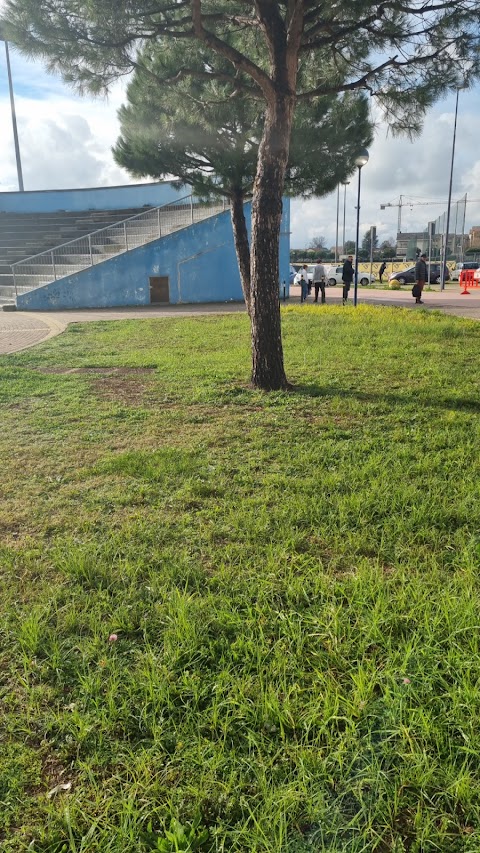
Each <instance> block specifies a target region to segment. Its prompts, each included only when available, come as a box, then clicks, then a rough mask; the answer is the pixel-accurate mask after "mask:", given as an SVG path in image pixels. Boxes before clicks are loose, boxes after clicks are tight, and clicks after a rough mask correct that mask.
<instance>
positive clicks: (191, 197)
mask: <svg viewBox="0 0 480 853" xmlns="http://www.w3.org/2000/svg"><path fill="white" fill-rule="evenodd" d="M190 218H191V221H192V225H193V195H191V196H190Z"/></svg>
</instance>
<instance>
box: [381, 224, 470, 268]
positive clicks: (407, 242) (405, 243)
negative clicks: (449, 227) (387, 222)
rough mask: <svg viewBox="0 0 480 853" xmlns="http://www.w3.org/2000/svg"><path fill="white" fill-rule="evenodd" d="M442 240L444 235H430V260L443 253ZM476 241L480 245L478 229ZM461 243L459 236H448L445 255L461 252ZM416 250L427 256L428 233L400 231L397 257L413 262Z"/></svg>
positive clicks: (462, 239) (460, 236)
mask: <svg viewBox="0 0 480 853" xmlns="http://www.w3.org/2000/svg"><path fill="white" fill-rule="evenodd" d="M472 230H473V229H472ZM470 233H471V232H470ZM444 239H445V235H444V234H433V235H432V247H431V248H432V258H439V257H440V255H441V253H442V251H443V241H444ZM478 240H479V245H480V227H479V228H478ZM462 241H463V242H465V238H462V235H461V234H449V235H448V249H447V254H448V255H450V254H457V253H459V252H462V248H463V247H462ZM417 249H420V252H426V253H427V254H428V251H429V239H428V231H402V232H401V233H399V234H397V257H404V258H406V260H407V261H411V260H414V259H415V257H416V253H417Z"/></svg>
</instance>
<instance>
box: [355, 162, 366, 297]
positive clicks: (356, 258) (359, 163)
mask: <svg viewBox="0 0 480 853" xmlns="http://www.w3.org/2000/svg"><path fill="white" fill-rule="evenodd" d="M368 160H369V153H368V151H367V149H366V148H362V150H361V151H360V153H359V154H358V156H357V157H356V158H355V165H356V166H357V168H358V195H357V237H356V240H355V281H354V288H353V304H354V305H356V304H357V292H358V252H359V249H360V184H361V175H362V168H363V167H364V166H366V164H367V163H368Z"/></svg>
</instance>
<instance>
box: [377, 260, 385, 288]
mask: <svg viewBox="0 0 480 853" xmlns="http://www.w3.org/2000/svg"><path fill="white" fill-rule="evenodd" d="M386 269H387V265H386V263H385V261H383V263H382V265H381V267H380V269H379V271H378V277H379V279H380V284H383V282H382V275H383V273H384V272H385V270H386Z"/></svg>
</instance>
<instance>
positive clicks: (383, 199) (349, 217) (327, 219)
mask: <svg viewBox="0 0 480 853" xmlns="http://www.w3.org/2000/svg"><path fill="white" fill-rule="evenodd" d="M460 97H461V98H462V96H460ZM474 103H475V101H474V100H473V101H472V99H468V100H467V103H466V104H465V105H464V106H463V109H462V103H461V102H460V108H459V114H458V123H457V136H456V148H455V160H454V176H453V191H452V201H455V200H456V199H458V198H460V197H461V196H462V195H464V194H465V193H467V194H468V197H469V198H470V199H472V200H473V199H480V159H478V138H479V135H480V117H479V116H478V115H477V112H476V110H474V109H473V106H474ZM450 104H452V110H447V109H445V106H446V105H445V103H444V104H442V105H439V106H438V107H436V108H434V109H432V110H431V111H430V112H429V114H428V116H427V119H426V121H425V126H424V129H423V132H422V133H421V135H420V136H419V137H418V138H417V139H415V140H413V141H409V140H408V139H405V138H395V137H392V135H391V134H389V133H388V132H387V131H386V129H385V128H384V127H382V126H379V127H378V129H377V135H376V138H375V140H374V143H373V145H372V146H371V149H370V160H369V162H368V164H367V165H366V166H365V167H364V168H363V170H362V192H361V202H360V234H361V236H363V234H364V233H365V231H366V230H367V229H368V228H369V227H370V225H375V226H376V227H377V232H378V236H379V239H380V242H381V241H382V240H385V239H387V238H388V237H394V236H395V234H396V231H397V217H398V208H397V207H387V208H386V209H385V210H381V209H380V205H381V204H385V203H388V202H390V203H396V202H398V199H399V196H400V195H402V196H403V197H404V198H403V200H404V202H405V201H411V202H417V204H412V205H411V206H410V205H408V204H404V206H403V207H402V231H415V230H423V229H424V228H425V227H426V225H427V222H428V221H429V220H433V219H436V218H437V216H439V215H440V214H441V213H443V211H444V210H445V209H446V201H447V197H448V185H449V178H450V164H451V154H452V139H453V122H454V106H455V105H454V102H453V99H450V101H449V102H448V106H450ZM357 186H358V185H357V175H356V174H354V175H353V176H352V178H351V182H350V185H349V186H348V187H347V212H346V228H345V230H346V239H347V240H354V239H355V224H356V204H357ZM421 201H422V202H424V201H429V202H432V201H438V202H440V203H438V204H423V203H422V204H419V202H421ZM336 210H337V194H336V192H334V193H331V194H330V195H329V196H326V197H325V198H322V199H312V200H310V201H305V200H301V199H298V200H293V201H292V206H291V211H292V214H291V231H292V236H291V245H292V247H298V248H303V247H305V246H307V245H308V244H309V242H310V240H311V239H312V238H313V237H315V236H317V235H320V234H322V235H324V236H325V237H326V239H327V244H328V245H332V246H333V245H334V243H335V233H336ZM478 222H480V203H477V204H474V203H470V202H469V204H468V205H467V216H466V231H468V230H469V228H470V227H471V226H472V225H474V224H477V223H478ZM342 237H343V188H341V196H340V217H339V243H341V242H342Z"/></svg>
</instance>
